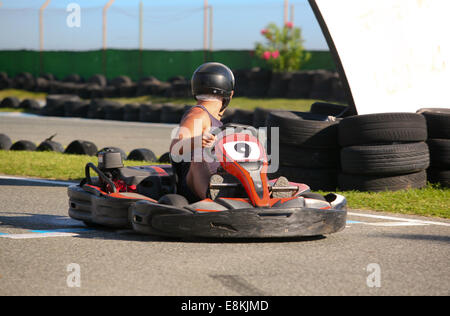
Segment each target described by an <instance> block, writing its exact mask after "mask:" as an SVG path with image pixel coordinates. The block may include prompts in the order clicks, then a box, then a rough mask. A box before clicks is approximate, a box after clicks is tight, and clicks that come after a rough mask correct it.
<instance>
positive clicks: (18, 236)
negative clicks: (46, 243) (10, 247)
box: [0, 232, 80, 239]
mask: <svg viewBox="0 0 450 316" xmlns="http://www.w3.org/2000/svg"><path fill="white" fill-rule="evenodd" d="M78 235H80V234H79V233H57V232H56V233H29V234H7V235H0V238H10V239H32V238H47V237H73V236H78Z"/></svg>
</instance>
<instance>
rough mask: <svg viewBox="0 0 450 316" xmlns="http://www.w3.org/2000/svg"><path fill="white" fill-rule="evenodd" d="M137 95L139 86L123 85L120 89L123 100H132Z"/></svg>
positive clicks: (134, 84)
mask: <svg viewBox="0 0 450 316" xmlns="http://www.w3.org/2000/svg"><path fill="white" fill-rule="evenodd" d="M136 95H137V84H136V83H129V84H123V85H121V86H120V87H119V96H120V97H121V98H132V97H135V96H136Z"/></svg>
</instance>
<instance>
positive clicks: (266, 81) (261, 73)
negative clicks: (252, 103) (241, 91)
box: [246, 67, 272, 98]
mask: <svg viewBox="0 0 450 316" xmlns="http://www.w3.org/2000/svg"><path fill="white" fill-rule="evenodd" d="M271 77H272V72H271V71H270V70H267V69H262V68H258V67H256V68H252V69H251V70H250V71H249V73H248V79H249V85H248V90H247V92H246V94H247V96H249V97H256V98H261V97H265V96H266V95H267V91H268V90H269V86H270V80H271Z"/></svg>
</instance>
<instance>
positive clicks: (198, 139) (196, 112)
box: [170, 108, 215, 155]
mask: <svg viewBox="0 0 450 316" xmlns="http://www.w3.org/2000/svg"><path fill="white" fill-rule="evenodd" d="M210 127H211V120H210V118H209V116H208V114H206V113H205V111H203V110H201V109H198V108H194V109H192V110H191V111H190V112H189V113H188V114H187V115H186V116H185V117H184V119H183V120H182V121H181V123H180V128H179V131H178V134H177V136H176V137H175V138H174V139H173V140H172V143H171V145H170V151H171V152H172V149H173V147H174V146H175V145H177V146H176V148H177V150H178V152H175V154H179V155H182V154H183V148H190V149H191V152H193V151H194V149H195V147H196V146H197V147H198V146H199V145H200V146H201V147H202V148H204V147H209V146H212V144H213V143H214V141H215V136H214V135H211V134H210V133H209V132H208V130H209V128H210Z"/></svg>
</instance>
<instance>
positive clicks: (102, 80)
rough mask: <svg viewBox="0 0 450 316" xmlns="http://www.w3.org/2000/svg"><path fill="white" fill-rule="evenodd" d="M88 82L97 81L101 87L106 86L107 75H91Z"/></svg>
mask: <svg viewBox="0 0 450 316" xmlns="http://www.w3.org/2000/svg"><path fill="white" fill-rule="evenodd" d="M87 82H88V83H95V84H97V85H98V86H100V87H106V85H107V83H108V81H107V80H106V77H105V76H104V75H99V74H97V75H93V76H92V77H90V78H89V79H88V81H87Z"/></svg>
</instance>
